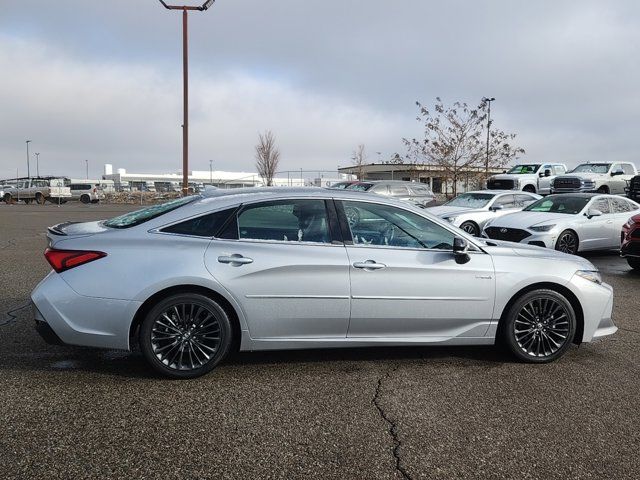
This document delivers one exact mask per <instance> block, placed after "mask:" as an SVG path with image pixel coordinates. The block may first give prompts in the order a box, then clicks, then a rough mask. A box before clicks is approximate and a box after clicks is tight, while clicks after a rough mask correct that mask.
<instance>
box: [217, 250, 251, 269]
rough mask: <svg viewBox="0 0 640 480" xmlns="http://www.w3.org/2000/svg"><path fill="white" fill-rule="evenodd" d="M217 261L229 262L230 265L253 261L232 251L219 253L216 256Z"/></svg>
mask: <svg viewBox="0 0 640 480" xmlns="http://www.w3.org/2000/svg"><path fill="white" fill-rule="evenodd" d="M218 262H220V263H230V264H231V265H236V266H239V265H246V264H247V263H253V258H249V257H243V256H242V255H240V254H239V253H234V254H233V255H229V256H226V255H221V256H219V257H218Z"/></svg>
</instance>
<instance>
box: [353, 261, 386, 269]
mask: <svg viewBox="0 0 640 480" xmlns="http://www.w3.org/2000/svg"><path fill="white" fill-rule="evenodd" d="M353 266H354V267H355V268H363V269H364V270H380V269H381V268H385V267H386V265H385V264H384V263H377V262H376V261H374V260H367V261H365V262H355V263H354V264H353Z"/></svg>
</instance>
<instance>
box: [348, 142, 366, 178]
mask: <svg viewBox="0 0 640 480" xmlns="http://www.w3.org/2000/svg"><path fill="white" fill-rule="evenodd" d="M366 161H367V154H366V153H365V151H364V145H363V144H360V145H358V148H356V149H355V150H354V151H353V153H352V154H351V163H353V165H354V166H355V167H356V177H358V180H362V179H363V177H364V166H365V164H366Z"/></svg>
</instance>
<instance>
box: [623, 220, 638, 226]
mask: <svg viewBox="0 0 640 480" xmlns="http://www.w3.org/2000/svg"><path fill="white" fill-rule="evenodd" d="M635 223H636V222H635V221H634V220H633V218H630V219H629V221H628V222H627V223H625V224H624V226H625V227H627V228H631V227H633V226H634V225H635Z"/></svg>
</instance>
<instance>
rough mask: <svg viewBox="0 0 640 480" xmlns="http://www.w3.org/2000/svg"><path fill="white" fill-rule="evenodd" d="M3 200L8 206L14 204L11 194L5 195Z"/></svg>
mask: <svg viewBox="0 0 640 480" xmlns="http://www.w3.org/2000/svg"><path fill="white" fill-rule="evenodd" d="M2 199H3V200H4V203H7V204H9V203H13V198H12V197H11V194H10V193H5V194H4V197H2Z"/></svg>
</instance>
